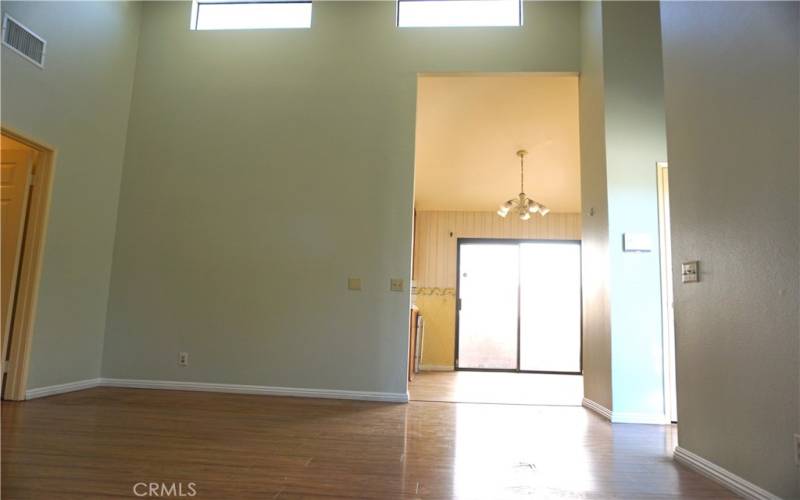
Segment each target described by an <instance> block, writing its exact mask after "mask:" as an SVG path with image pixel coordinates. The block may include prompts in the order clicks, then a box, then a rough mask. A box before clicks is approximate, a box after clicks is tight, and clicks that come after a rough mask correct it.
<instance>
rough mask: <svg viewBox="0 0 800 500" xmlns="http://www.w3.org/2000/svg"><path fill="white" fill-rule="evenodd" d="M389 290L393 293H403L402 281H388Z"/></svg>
mask: <svg viewBox="0 0 800 500" xmlns="http://www.w3.org/2000/svg"><path fill="white" fill-rule="evenodd" d="M389 290H391V291H393V292H402V291H403V280H402V279H400V278H392V279H390V280H389Z"/></svg>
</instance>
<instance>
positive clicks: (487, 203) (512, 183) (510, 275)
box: [408, 73, 583, 406]
mask: <svg viewBox="0 0 800 500" xmlns="http://www.w3.org/2000/svg"><path fill="white" fill-rule="evenodd" d="M578 94H579V92H578V75H577V74H572V73H546V74H545V73H454V74H442V73H437V74H421V75H418V78H417V112H416V118H417V119H416V136H415V149H414V151H415V163H414V219H413V220H414V236H413V245H414V247H413V270H412V289H411V299H412V312H411V318H412V319H411V333H410V339H411V342H410V343H409V350H408V351H409V366H410V367H411V370H410V373H409V379H410V382H409V398H410V399H411V400H414V401H445V402H471V403H472V402H474V403H502V404H531V405H575V406H579V405H580V404H581V401H582V397H583V377H582V376H581V361H582V360H581V341H582V339H581V307H580V272H581V270H580V249H581V246H580V240H581V219H582V218H581V206H580V200H581V195H580V191H581V189H580V186H581V183H580V154H579V152H580V133H579V128H580V127H579V119H578V115H579V113H578V110H579V106H578V104H579V98H578ZM521 150H524V151H526V152H527V155H526V156H525V158H524V163H523V162H522V161H521V158H520V155H519V152H520V151H521ZM523 194H524V195H525V198H522V195H523ZM509 199H514V200H517V199H523V200H536V202H535V203H533V204H531V203H527V202H526V203H523V204H522V205H519V206H524V207H527V209H528V210H529V212H524V213H523V211H521V210H516V211H509V210H504V209H501V210H500V211H498V207H499V206H500V205H503V206H505V205H506V204H507V203H509V202H507V200H509ZM511 205H512V206H513V203H512V204H511ZM542 206H544V207H549V209H550V210H547V209H545V210H540V208H541V207H542ZM465 272H466V274H467V276H466V277H465V276H464V273H465ZM566 297H568V299H567V298H566ZM567 303H568V304H569V306H563V307H561V306H559V307H555V306H554V305H553V304H567ZM547 332H552V333H547Z"/></svg>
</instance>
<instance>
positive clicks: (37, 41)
mask: <svg viewBox="0 0 800 500" xmlns="http://www.w3.org/2000/svg"><path fill="white" fill-rule="evenodd" d="M46 44H47V42H45V41H44V39H43V38H41V37H40V36H38V35H37V34H36V33H34V32H33V31H31V30H29V29H28V28H26V27H25V26H23V25H21V24H20V23H19V22H18V21H17V20H16V19H14V18H13V17H11V16H9V15H8V14H6V15H5V16H3V45H5V46H6V47H8V48H9V49H11V50H13V51H14V52H16V53H17V54H19V55H21V56H22V57H24V58H25V59H27V60H29V61H30V62H32V63H33V64H35V65H37V66H39V67H40V68H43V67H44V47H45V45H46Z"/></svg>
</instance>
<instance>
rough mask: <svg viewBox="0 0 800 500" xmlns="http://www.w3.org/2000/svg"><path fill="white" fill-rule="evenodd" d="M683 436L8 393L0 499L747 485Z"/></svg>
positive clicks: (564, 411) (525, 412)
mask: <svg viewBox="0 0 800 500" xmlns="http://www.w3.org/2000/svg"><path fill="white" fill-rule="evenodd" d="M674 444H675V430H674V427H672V426H655V425H631V424H615V425H611V424H609V423H608V422H606V421H604V420H602V419H601V418H600V417H598V416H596V415H594V414H592V413H590V412H588V411H586V410H584V409H583V408H578V407H557V406H550V407H545V406H519V405H492V404H462V403H457V404H452V403H428V402H411V403H409V404H390V403H373V402H359V401H337V400H319V399H317V400H315V399H301V398H279V397H266V396H251V395H233V394H219V393H216V394H215V393H201V392H177V391H158V390H142V389H122V388H96V389H90V390H85V391H79V392H74V393H70V394H63V395H59V396H52V397H48V398H42V399H37V400H32V401H27V402H21V403H12V402H3V404H2V497H3V499H7V500H13V499H40V498H41V499H60V498H81V499H85V498H135V497H134V494H133V487H134V485H135V484H136V483H137V482H157V483H165V484H168V485H170V484H173V483H180V484H182V487H183V492H184V494H186V493H188V492H189V491H196V496H195V497H194V498H208V499H236V498H259V499H281V500H283V499H291V498H329V499H330V498H374V499H393V498H432V499H433V498H435V499H445V498H465V499H480V500H494V499H506V498H508V499H512V498H513V499H517V498H537V499H539V498H570V499H574V498H581V499H612V498H614V499H616V498H625V499H637V500H645V499H667V498H733V495H731V494H730V493H729V492H727V491H726V490H724V489H722V488H721V487H720V486H718V485H716V484H715V483H713V482H711V481H709V480H707V479H705V478H703V477H701V476H700V475H698V474H696V473H694V472H692V471H690V470H688V469H685V468H683V467H681V466H679V465H676V464H675V463H674V462H673V461H672V460H671V456H670V454H671V450H672V448H673V445H674ZM190 482H191V483H194V486H193V488H192V490H189V488H188V486H189V483H190ZM140 491H141V490H140ZM173 498H174V496H173Z"/></svg>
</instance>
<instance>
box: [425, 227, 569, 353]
mask: <svg viewBox="0 0 800 500" xmlns="http://www.w3.org/2000/svg"><path fill="white" fill-rule="evenodd" d="M458 238H513V239H546V240H579V239H581V220H580V214H577V213H575V214H557V213H550V214H547V216H545V217H541V216H538V215H535V216H533V217H531V219H530V220H528V221H521V220H519V218H516V217H511V216H509V217H507V218H505V219H502V218H500V217H498V216H497V214H495V213H494V212H438V211H420V212H417V213H416V219H415V226H414V276H413V279H414V284H415V288H414V293H413V299H414V303H415V304H416V305H417V307H419V309H420V313H421V314H422V315H423V317H424V318H425V339H424V341H423V348H422V362H421V365H422V368H423V369H450V368H452V367H453V355H454V350H455V286H456V244H457V240H458Z"/></svg>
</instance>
